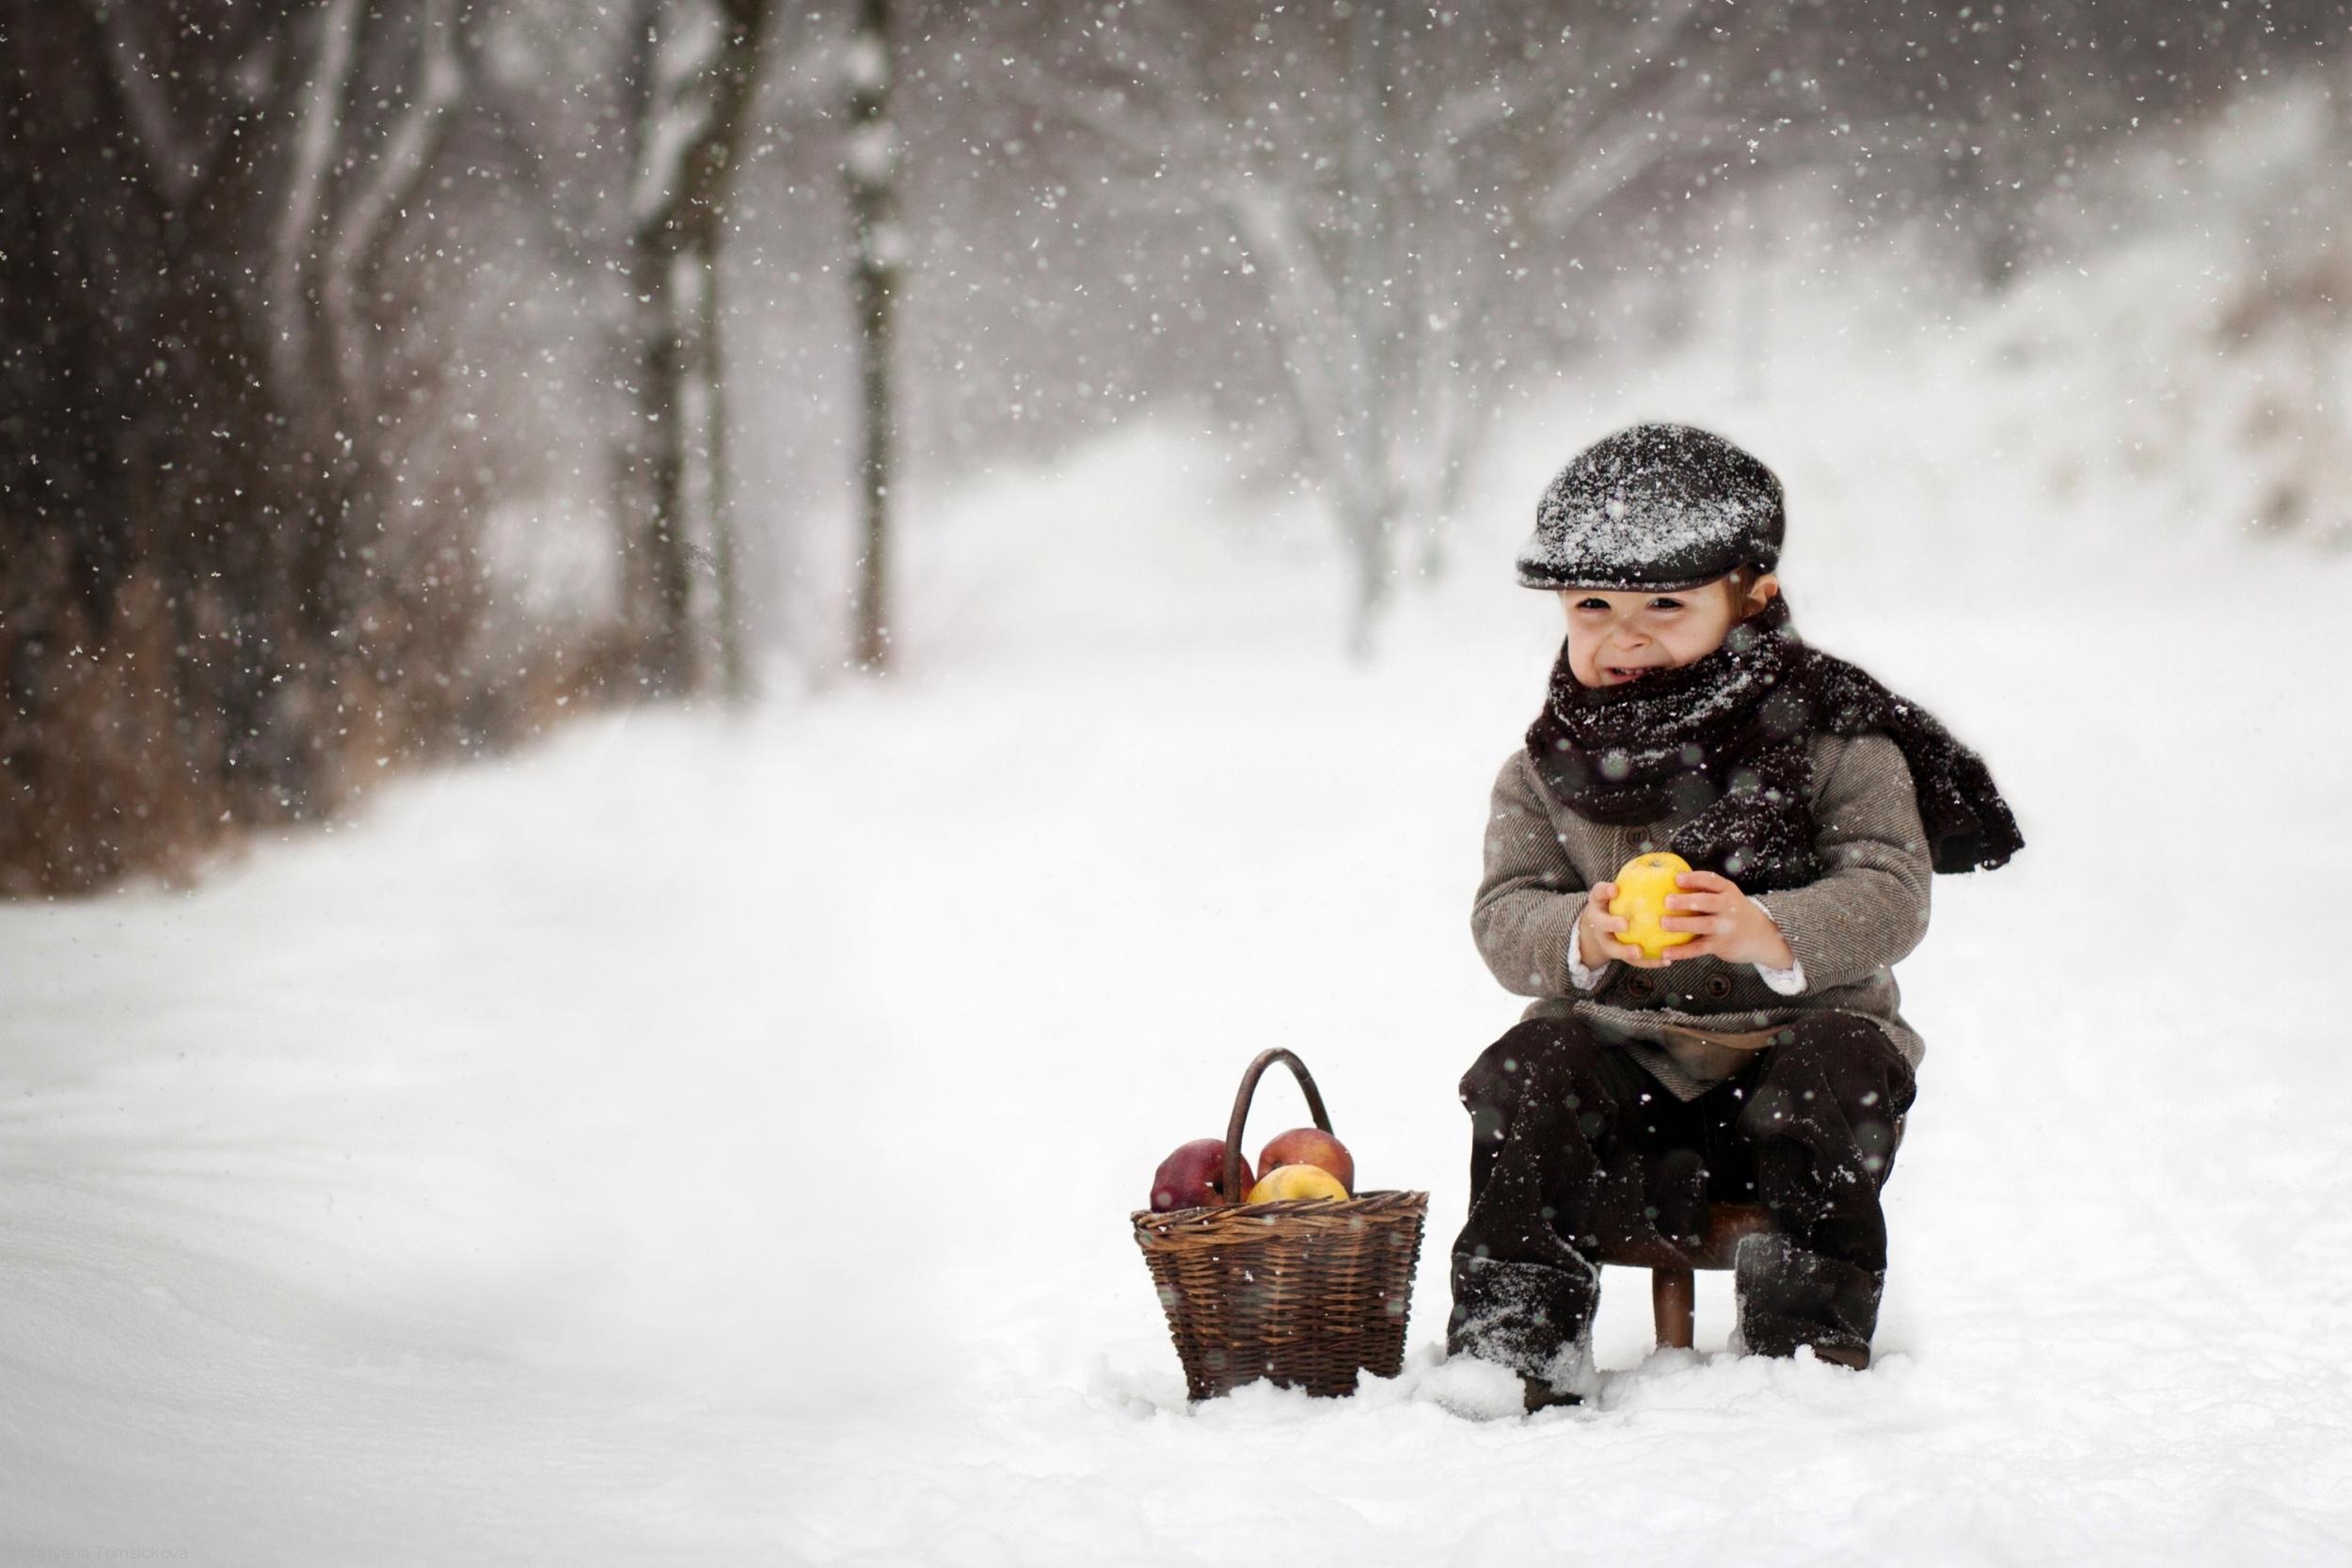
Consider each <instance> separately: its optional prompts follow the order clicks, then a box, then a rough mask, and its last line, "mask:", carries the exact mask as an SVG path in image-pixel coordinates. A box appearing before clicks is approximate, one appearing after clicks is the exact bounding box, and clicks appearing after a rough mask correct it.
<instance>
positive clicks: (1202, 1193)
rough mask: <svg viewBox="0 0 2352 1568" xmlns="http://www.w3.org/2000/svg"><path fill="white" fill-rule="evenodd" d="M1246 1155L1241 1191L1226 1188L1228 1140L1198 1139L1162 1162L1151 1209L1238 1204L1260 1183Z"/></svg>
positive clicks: (1154, 1175)
mask: <svg viewBox="0 0 2352 1568" xmlns="http://www.w3.org/2000/svg"><path fill="white" fill-rule="evenodd" d="M1257 1180H1258V1179H1257V1177H1256V1176H1255V1175H1253V1174H1251V1172H1250V1169H1249V1160H1248V1156H1247V1155H1245V1156H1243V1158H1242V1162H1241V1188H1240V1191H1239V1192H1232V1193H1229V1192H1227V1191H1226V1190H1225V1140H1224V1139H1223V1138H1195V1139H1193V1140H1192V1142H1190V1143H1188V1144H1186V1145H1184V1148H1180V1149H1178V1150H1177V1151H1176V1152H1175V1153H1173V1154H1171V1155H1169V1156H1168V1158H1167V1159H1165V1160H1162V1161H1161V1162H1160V1168H1159V1169H1158V1170H1157V1171H1155V1172H1153V1173H1152V1212H1153V1213H1155V1214H1165V1213H1167V1212H1168V1211H1169V1210H1171V1209H1222V1208H1224V1207H1225V1206H1226V1205H1227V1204H1229V1203H1239V1202H1240V1201H1241V1194H1242V1193H1246V1192H1248V1190H1249V1189H1250V1188H1251V1187H1253V1186H1255V1185H1256V1184H1257Z"/></svg>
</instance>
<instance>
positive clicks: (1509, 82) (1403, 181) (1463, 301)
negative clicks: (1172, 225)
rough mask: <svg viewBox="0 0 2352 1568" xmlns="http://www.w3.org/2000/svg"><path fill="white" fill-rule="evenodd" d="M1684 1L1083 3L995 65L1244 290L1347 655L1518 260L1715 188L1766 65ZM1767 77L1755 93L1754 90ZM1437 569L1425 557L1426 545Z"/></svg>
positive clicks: (1760, 20) (1482, 388) (1474, 373)
mask: <svg viewBox="0 0 2352 1568" xmlns="http://www.w3.org/2000/svg"><path fill="white" fill-rule="evenodd" d="M1717 10H1718V8H1715V7H1712V6H1710V5H1708V4H1707V3H1706V0H1676V3H1671V4H1667V5H1663V6H1650V5H1640V6H1632V7H1626V6H1595V7H1581V8H1576V9H1575V11H1574V12H1573V16H1574V20H1573V22H1567V23H1563V22H1561V21H1560V20H1558V18H1559V16H1560V15H1563V14H1567V13H1566V12H1565V10H1564V8H1554V7H1546V8H1534V7H1516V6H1511V5H1506V4H1503V3H1502V0H1487V3H1480V0H1466V3H1464V4H1461V5H1458V6H1453V7H1448V8H1443V9H1431V8H1420V7H1414V8H1407V7H1406V6H1404V5H1402V4H1401V3H1399V0H1354V3H1353V4H1342V5H1337V6H1334V7H1333V8H1331V11H1330V12H1329V13H1328V14H1329V16H1330V18H1331V20H1330V21H1329V22H1328V23H1326V22H1325V21H1324V20H1322V19H1323V17H1324V14H1325V13H1323V12H1321V11H1315V12H1311V13H1310V12H1308V11H1305V10H1303V9H1297V8H1295V9H1293V10H1292V11H1290V12H1288V13H1284V12H1282V11H1279V10H1270V9H1267V8H1262V7H1257V6H1247V7H1241V6H1237V5H1234V4H1216V3H1212V4H1207V5H1199V6H1183V7H1176V6H1170V5H1168V4H1165V3H1157V0H1124V3H1120V4H1113V5H1108V6H1104V7H1103V8H1100V10H1099V11H1098V12H1096V13H1095V14H1094V15H1093V16H1092V17H1091V18H1090V19H1089V21H1088V22H1086V23H1085V24H1082V25H1065V24H1064V19H1062V18H1060V17H1058V16H1055V17H1046V16H1039V17H1038V18H1037V19H1036V20H1035V21H1034V22H1033V23H1032V24H1030V29H1029V31H1028V32H1027V33H1026V35H1025V36H1024V37H1023V38H1021V39H1020V40H1019V41H1018V42H1017V43H1016V44H1014V45H1013V46H1011V47H1009V48H1008V49H1007V50H1006V51H1005V52H1004V53H1005V54H1006V56H1007V65H1006V72H1007V75H1008V78H1009V81H1010V83H1011V85H1012V87H1013V88H1014V89H1015V90H1016V91H1018V92H1019V93H1020V94H1021V95H1022V96H1023V98H1024V99H1025V101H1026V102H1027V103H1030V104H1031V105H1032V106H1033V107H1034V109H1035V110H1036V112H1037V113H1038V114H1039V115H1040V116H1041V117H1048V118H1053V119H1062V120H1066V121H1071V122H1074V123H1077V124H1080V125H1083V126H1085V127H1087V128H1088V129H1089V130H1090V131H1091V132H1092V133H1094V134H1095V135H1096V136H1097V137H1098V138H1099V140H1100V142H1101V144H1102V145H1103V146H1104V148H1105V149H1106V150H1108V151H1110V152H1111V153H1113V154H1114V155H1115V156H1116V157H1117V158H1118V159H1119V160H1120V170H1121V175H1122V178H1121V180H1120V183H1119V186H1118V188H1119V189H1120V191H1121V192H1122V193H1123V194H1124V195H1125V197H1126V198H1127V199H1128V200H1129V201H1130V202H1132V203H1133V204H1134V205H1135V206H1136V209H1138V210H1151V211H1157V212H1162V213H1166V212H1168V211H1170V210H1173V211H1176V212H1179V213H1183V214H1188V215H1190V216H1192V217H1194V218H1195V219H1196V220H1203V221H1205V220H1214V221H1216V222H1218V223H1219V224H1221V225H1223V226H1227V227H1226V228H1225V229H1224V231H1223V232H1222V233H1220V232H1218V231H1217V230H1215V229H1205V228H1204V229H1202V230H1200V235H1199V239H1200V243H1203V244H1218V243H1227V244H1231V245H1234V246H1236V247H1238V248H1239V249H1240V250H1241V251H1242V252H1243V253H1244V254H1245V256H1246V265H1247V266H1248V268H1249V269H1250V270H1251V271H1253V272H1254V273H1255V274H1256V275H1257V276H1258V277H1260V279H1261V280H1262V284H1263V293H1262V299H1263V329H1264V330H1265V331H1266V332H1267V333H1268V334H1269V335H1270V337H1271V338H1272V339H1273V340H1274V341H1275V343H1276V345H1277V347H1278V349H1279V363H1280V365H1281V369H1282V372H1283V385H1284V390H1285V392H1286V393H1287V396H1288V400H1289V404H1290V408H1291V413H1292V416H1293V419H1294V420H1295V427H1296V429H1297V432H1298V434H1299V436H1300V439H1301V442H1302V446H1303V449H1304V457H1305V466H1306V467H1307V470H1308V472H1309V473H1310V475H1311V478H1312V479H1313V480H1314V481H1315V482H1316V483H1317V484H1318V486H1319V487H1320V488H1321V489H1322V490H1323V492H1324V493H1325V495H1326V496H1327V497H1328V498H1329V500H1330V504H1331V507H1332V510H1333V512H1334V514H1335V515H1336V518H1337V520H1338V523H1339V527H1340V531H1341V534H1342V537H1343V541H1344V544H1345V546H1346V557H1347V560H1348V561H1349V562H1350V563H1351V571H1352V577H1353V589H1352V604H1353V607H1354V614H1353V618H1352V621H1351V626H1350V632H1349V641H1350V645H1351V647H1352V648H1353V649H1355V650H1356V651H1357V652H1358V653H1359V654H1360V653H1363V652H1366V651H1368V650H1369V648H1370V646H1371V643H1372V641H1373V636H1374V630H1375V625H1376V622H1377V618H1378V616H1379V614H1380V612H1381V610H1382V609H1383V607H1384V606H1385V604H1386V602H1387V600H1388V598H1389V596H1390V594H1391V584H1392V580H1393V578H1395V576H1396V575H1397V572H1398V570H1399V562H1398V560H1397V548H1396V541H1397V536H1398V534H1399V531H1400V529H1401V527H1402V526H1403V525H1404V524H1405V522H1406V519H1422V520H1429V521H1432V522H1434V520H1435V519H1438V518H1441V517H1442V516H1443V515H1445V513H1446V512H1447V511H1448V510H1450V508H1451V507H1452V505H1453V504H1454V501H1455V499H1457V497H1458V488H1459V485H1460V483H1461V482H1462V479H1463V476H1464V475H1465V474H1466V473H1467V472H1468V470H1469V467H1470V463H1471V462H1472V460H1473V459H1474V457H1475V454H1476V451H1477V449H1478V445H1479V442H1480V439H1481V437H1482V436H1483V435H1484V433H1485V430H1486V420H1485V418H1484V411H1483V409H1482V407H1481V400H1482V397H1483V396H1484V395H1485V394H1486V391H1487V390H1488V389H1489V388H1491V387H1492V386H1493V385H1494V382H1495V380H1496V376H1495V371H1496V369H1497V361H1496V356H1498V355H1499V354H1501V353H1502V352H1503V346H1502V343H1501V342H1500V341H1497V340H1496V339H1495V338H1493V337H1489V336H1487V335H1486V334H1487V331H1488V328H1487V325H1486V324H1487V322H1488V318H1489V316H1490V315H1491V313H1492V308H1493V306H1494V305H1495V304H1496V296H1497V295H1498V294H1499V293H1502V290H1503V288H1504V286H1505V284H1506V282H1507V281H1508V280H1509V279H1510V278H1511V277H1514V276H1515V274H1516V273H1518V271H1520V270H1522V267H1523V258H1522V256H1521V255H1520V254H1518V253H1519V252H1521V250H1522V247H1524V246H1527V245H1530V244H1532V243H1534V242H1538V241H1542V240H1548V239H1551V238H1555V237H1559V238H1565V237H1572V236H1574V235H1576V234H1577V233H1579V232H1580V230H1582V229H1583V227H1584V226H1586V225H1588V224H1592V223H1595V222H1597V221H1600V220H1601V219H1602V218H1603V217H1604V215H1605V214H1607V213H1608V212H1609V210H1610V209H1611V207H1612V205H1613V203H1615V202H1617V201H1620V200H1624V199H1627V198H1633V197H1637V196H1639V195H1640V194H1641V193H1644V192H1654V191H1656V190H1658V189H1660V188H1661V187H1662V186H1664V185H1665V184H1666V183H1668V182H1671V181H1672V180H1674V179H1676V178H1677V177H1681V176H1686V175H1688V174H1691V173H1693V172H1696V171H1700V170H1705V169H1712V168H1719V167H1720V166H1722V165H1723V164H1724V161H1725V151H1724V148H1723V146H1722V145H1720V143H1719V142H1718V141H1717V139H1716V137H1715V136H1714V135H1709V132H1710V131H1715V130H1719V129H1720V125H1721V123H1722V122H1723V121H1724V119H1725V117H1726V114H1727V113H1728V112H1729V105H1730V103H1731V102H1732V100H1733V97H1734V95H1735V94H1737V93H1738V92H1740V91H1741V90H1743V89H1744V88H1745V87H1747V85H1748V84H1749V81H1750V79H1754V80H1755V81H1756V82H1761V81H1762V80H1763V78H1764V77H1765V75H1766V73H1767V71H1768V70H1769V69H1770V68H1769V66H1768V64H1767V63H1766V61H1765V59H1764V57H1763V56H1762V55H1759V54H1758V53H1757V52H1756V51H1754V50H1753V49H1752V48H1747V47H1744V45H1745V44H1746V43H1747V42H1748V41H1749V40H1752V39H1753V38H1754V37H1755V36H1756V35H1757V34H1758V33H1760V32H1761V31H1762V30H1764V29H1767V28H1769V27H1770V26H1771V25H1772V15H1771V14H1768V12H1767V10H1766V9H1763V8H1757V9H1751V10H1747V11H1743V12H1742V16H1741V23H1740V27H1741V33H1740V37H1739V38H1737V39H1735V38H1734V37H1733V35H1732V33H1731V30H1730V29H1728V28H1726V27H1724V26H1720V25H1717V24H1716V15H1717ZM1775 80H1776V78H1775ZM1432 554H1434V544H1433V546H1432Z"/></svg>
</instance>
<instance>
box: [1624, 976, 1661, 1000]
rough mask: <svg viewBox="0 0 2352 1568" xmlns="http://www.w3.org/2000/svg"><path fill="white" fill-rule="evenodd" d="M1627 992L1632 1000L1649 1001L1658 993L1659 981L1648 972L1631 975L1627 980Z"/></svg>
mask: <svg viewBox="0 0 2352 1568" xmlns="http://www.w3.org/2000/svg"><path fill="white" fill-rule="evenodd" d="M1625 994H1626V996H1627V997H1628V999H1629V1000H1631V1001H1635V1002H1647V1001H1648V1000H1650V998H1652V997H1654V996H1656V995H1657V994H1658V982H1657V981H1655V980H1653V979H1651V978H1650V977H1649V976H1648V975H1646V974H1634V975H1629V976H1628V977H1627V979H1626V982H1625Z"/></svg>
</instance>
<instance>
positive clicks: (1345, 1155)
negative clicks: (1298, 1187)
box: [1258, 1127, 1356, 1196]
mask: <svg viewBox="0 0 2352 1568" xmlns="http://www.w3.org/2000/svg"><path fill="white" fill-rule="evenodd" d="M1282 1165H1313V1166H1316V1167H1317V1168H1319V1169H1322V1170H1327V1171H1329V1172H1330V1173H1331V1174H1332V1175H1333V1176H1336V1177H1338V1178H1339V1179H1340V1185H1341V1186H1342V1187H1343V1188H1345V1189H1346V1190H1347V1192H1348V1193H1349V1194H1350V1195H1351V1196H1352V1195H1353V1194H1354V1193H1355V1191H1356V1157H1355V1156H1354V1155H1353V1154H1350V1153H1349V1152H1348V1151H1347V1146H1346V1145H1345V1144H1343V1143H1342V1142H1340V1140H1339V1139H1337V1138H1335V1137H1333V1136H1332V1135H1331V1134H1330V1133H1328V1132H1325V1131H1324V1130H1323V1129H1322V1128H1320V1127H1294V1128H1292V1129H1291V1130H1290V1131H1289V1132H1277V1133H1276V1134H1275V1135H1274V1136H1273V1137H1271V1138H1268V1139H1267V1140H1266V1146H1265V1148H1264V1150H1263V1152H1261V1153H1260V1154H1259V1156H1258V1168H1259V1169H1260V1170H1262V1171H1264V1172H1266V1173H1267V1174H1268V1175H1272V1174H1273V1173H1274V1171H1275V1170H1276V1169H1277V1168H1279V1167H1280V1166H1282Z"/></svg>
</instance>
